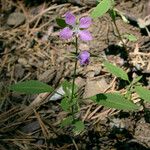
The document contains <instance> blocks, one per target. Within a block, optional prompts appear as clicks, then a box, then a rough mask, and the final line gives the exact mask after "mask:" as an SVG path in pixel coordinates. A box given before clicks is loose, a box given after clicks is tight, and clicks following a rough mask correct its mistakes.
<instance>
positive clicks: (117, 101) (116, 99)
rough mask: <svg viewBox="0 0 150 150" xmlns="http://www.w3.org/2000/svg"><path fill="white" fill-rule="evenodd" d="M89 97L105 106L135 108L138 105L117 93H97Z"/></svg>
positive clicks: (122, 108)
mask: <svg viewBox="0 0 150 150" xmlns="http://www.w3.org/2000/svg"><path fill="white" fill-rule="evenodd" d="M91 99H92V100H93V101H94V102H96V103H98V104H100V105H102V106H105V107H109V108H116V109H121V110H136V109H138V108H139V107H138V106H137V105H135V104H134V103H133V102H131V101H129V100H127V99H126V98H125V97H124V96H122V95H120V94H118V93H106V94H98V95H96V96H93V97H91Z"/></svg>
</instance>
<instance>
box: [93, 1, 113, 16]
mask: <svg viewBox="0 0 150 150" xmlns="http://www.w3.org/2000/svg"><path fill="white" fill-rule="evenodd" d="M112 4H113V3H112V0H102V1H100V3H99V4H98V5H97V6H96V7H95V9H94V10H93V11H92V13H91V17H92V18H97V17H101V16H103V15H104V14H105V13H106V12H107V11H108V10H109V9H110V8H111V7H112Z"/></svg>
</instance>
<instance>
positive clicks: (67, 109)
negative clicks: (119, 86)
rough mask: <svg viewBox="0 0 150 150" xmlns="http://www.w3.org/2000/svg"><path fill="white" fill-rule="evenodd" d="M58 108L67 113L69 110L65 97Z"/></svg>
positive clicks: (67, 100)
mask: <svg viewBox="0 0 150 150" xmlns="http://www.w3.org/2000/svg"><path fill="white" fill-rule="evenodd" d="M60 106H61V108H62V109H63V110H64V111H69V109H70V103H69V99H68V98H67V97H66V98H64V99H62V100H61V104H60Z"/></svg>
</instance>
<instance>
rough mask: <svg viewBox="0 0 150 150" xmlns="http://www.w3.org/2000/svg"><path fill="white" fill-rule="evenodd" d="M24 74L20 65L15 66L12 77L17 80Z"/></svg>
mask: <svg viewBox="0 0 150 150" xmlns="http://www.w3.org/2000/svg"><path fill="white" fill-rule="evenodd" d="M24 72H25V70H24V68H23V66H22V65H20V64H16V65H15V70H14V76H15V78H16V79H18V78H19V79H21V78H22V77H23V75H24Z"/></svg>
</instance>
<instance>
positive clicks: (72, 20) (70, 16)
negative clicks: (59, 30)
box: [65, 12, 76, 26]
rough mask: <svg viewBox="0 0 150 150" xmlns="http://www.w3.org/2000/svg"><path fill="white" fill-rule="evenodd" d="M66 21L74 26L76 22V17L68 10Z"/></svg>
mask: <svg viewBox="0 0 150 150" xmlns="http://www.w3.org/2000/svg"><path fill="white" fill-rule="evenodd" d="M65 22H66V23H67V24H69V25H72V26H73V25H74V24H75V22H76V17H75V16H74V15H73V14H72V13H71V12H67V13H66V14H65Z"/></svg>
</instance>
